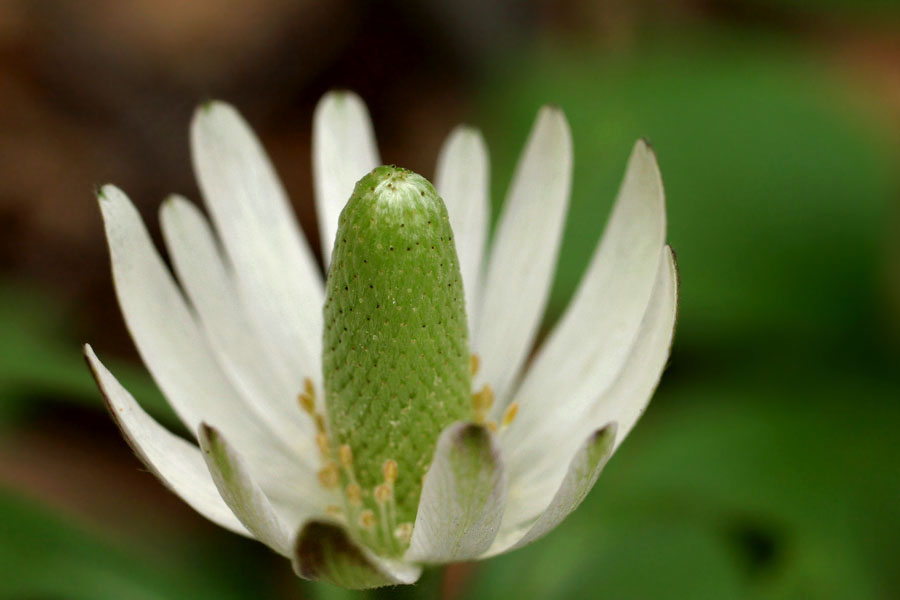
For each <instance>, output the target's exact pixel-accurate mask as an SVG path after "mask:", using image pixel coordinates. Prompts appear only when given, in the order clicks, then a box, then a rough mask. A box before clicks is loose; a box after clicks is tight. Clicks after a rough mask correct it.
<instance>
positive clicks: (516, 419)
mask: <svg viewBox="0 0 900 600" xmlns="http://www.w3.org/2000/svg"><path fill="white" fill-rule="evenodd" d="M191 145H192V151H193V160H194V167H195V170H196V173H197V177H198V179H199V183H200V187H201V190H202V193H203V196H204V197H205V199H206V206H207V208H208V210H209V213H210V216H211V218H212V221H213V224H214V226H215V227H214V228H213V227H211V225H210V223H209V222H208V221H207V219H206V218H205V216H204V215H203V214H202V213H201V212H200V210H199V209H198V208H197V207H196V206H195V205H194V204H192V203H190V202H189V201H187V200H185V199H184V198H181V197H178V196H172V197H170V198H168V199H167V200H166V201H165V202H164V203H163V205H162V208H161V212H160V220H161V223H162V231H163V236H164V240H165V243H166V247H167V249H168V252H169V256H170V258H171V261H172V264H173V267H174V271H175V274H176V275H177V277H178V280H179V281H180V283H181V287H180V288H179V286H178V284H176V282H175V280H174V278H173V276H172V274H171V273H170V272H169V270H168V269H167V267H166V266H165V264H164V263H163V261H162V259H161V258H160V256H159V254H158V253H157V251H156V250H155V249H154V246H153V244H152V242H151V240H150V237H149V236H148V234H147V231H146V230H145V228H144V226H143V225H142V223H141V220H140V217H139V215H138V213H137V211H136V210H135V208H134V207H133V206H132V204H131V203H130V201H129V200H128V199H127V197H126V196H125V195H124V194H123V193H122V192H121V191H119V190H118V189H116V188H115V187H112V186H105V187H103V188H102V190H101V191H100V193H99V200H100V207H101V211H102V214H103V221H104V225H105V229H106V235H107V239H108V242H109V248H110V253H111V256H112V270H113V278H114V281H115V287H116V293H117V295H118V299H119V303H120V304H121V307H122V311H123V313H124V316H125V321H126V324H127V326H128V329H129V331H130V332H131V335H132V337H133V338H134V341H135V344H136V345H137V348H138V350H139V352H140V354H141V357H142V358H143V360H144V362H145V363H146V365H147V367H148V369H149V370H150V372H151V374H152V375H153V377H154V379H155V380H156V382H157V384H158V385H159V387H160V389H161V390H162V392H163V393H164V394H165V396H166V397H167V399H168V400H169V402H170V403H171V405H172V407H173V408H174V409H175V411H176V412H177V413H178V416H179V417H180V418H181V420H182V421H183V422H184V424H185V425H186V426H187V428H188V429H189V430H190V431H191V432H195V434H196V436H197V441H198V442H199V448H198V447H197V446H196V445H195V444H193V443H190V442H187V441H185V440H183V439H182V438H180V437H177V436H175V435H173V434H171V433H170V432H168V431H167V430H166V429H165V428H163V427H162V426H160V425H159V424H158V423H156V422H155V421H154V420H153V419H152V418H151V417H150V416H148V415H147V414H146V413H145V412H144V411H143V410H142V409H141V408H140V406H139V405H138V404H137V402H136V401H135V400H134V399H133V397H132V396H131V395H130V394H129V393H128V392H127V391H126V390H125V389H124V388H123V387H122V386H121V385H120V384H119V383H118V381H117V380H116V379H115V378H114V377H113V375H112V374H111V373H110V372H109V371H108V370H107V369H106V368H105V367H104V366H103V365H102V364H101V362H100V361H99V359H98V358H97V356H96V355H95V354H94V352H93V350H92V349H91V348H90V346H85V354H86V356H87V359H88V362H89V365H90V367H91V369H92V371H93V373H94V376H95V378H96V379H97V382H98V385H99V387H100V389H101V391H102V393H103V395H104V397H105V399H106V401H107V403H108V406H109V409H110V411H111V413H112V415H113V417H114V418H115V420H116V421H117V423H118V425H119V427H120V428H121V430H122V432H123V434H124V436H125V437H126V439H127V440H128V441H129V443H130V444H131V446H132V448H133V449H134V450H135V452H136V453H137V454H138V456H139V457H140V458H141V460H143V462H144V463H145V464H146V465H147V467H148V468H149V469H150V470H151V471H152V472H153V473H155V474H156V476H157V477H159V478H160V479H161V480H162V481H163V483H165V484H166V485H167V486H168V487H169V488H170V489H171V490H172V491H174V492H175V493H176V494H178V495H179V496H180V497H181V498H182V499H184V500H185V501H186V502H187V503H188V504H189V505H191V506H192V507H193V508H194V509H196V510H197V511H198V512H199V513H201V514H202V515H204V516H205V517H207V518H208V519H210V520H212V521H214V522H215V523H217V524H219V525H221V526H222V527H225V528H227V529H230V530H231V531H234V532H236V533H239V534H242V535H246V536H252V537H254V538H256V539H258V540H259V541H261V542H263V543H264V544H266V545H267V546H269V547H270V548H272V549H273V550H274V551H276V552H278V553H280V554H282V555H284V556H286V557H289V558H290V559H291V560H292V561H293V564H294V568H295V570H296V572H297V574H298V575H300V576H301V577H304V578H307V579H319V580H325V581H329V582H332V583H334V584H337V585H341V586H344V587H349V588H367V587H376V586H382V585H391V584H403V583H412V582H414V581H416V579H417V578H418V577H419V574H420V573H421V569H422V565H427V564H436V563H446V562H452V561H462V560H472V559H478V558H485V557H489V556H493V555H496V554H500V553H502V552H506V551H509V550H512V549H514V548H519V547H521V546H523V545H525V544H527V543H529V542H531V541H534V540H535V539H537V538H539V537H541V536H542V535H544V534H545V533H547V532H548V531H550V530H551V529H553V528H554V527H555V526H556V525H558V524H559V523H560V522H561V521H562V520H563V519H564V518H565V517H566V516H567V515H568V513H570V512H571V511H572V510H574V509H575V508H576V507H577V506H578V505H579V504H580V503H581V501H582V500H583V499H584V497H585V496H586V495H587V493H588V491H589V490H590V489H591V487H592V486H593V484H594V482H595V481H596V480H597V477H598V476H599V474H600V471H601V470H602V469H603V467H604V465H605V464H606V462H607V461H608V460H609V458H610V456H611V455H612V453H613V452H614V451H615V449H616V448H617V447H618V446H619V444H621V442H622V440H623V439H624V438H625V436H626V435H627V434H628V432H629V431H630V430H631V428H632V427H633V426H634V424H635V422H636V421H637V419H638V418H639V416H640V415H641V413H642V412H643V410H644V408H645V407H646V405H647V403H648V402H649V399H650V397H651V395H652V393H653V391H654V389H655V387H656V384H657V383H658V380H659V378H660V375H661V373H662V371H663V369H664V367H665V364H666V361H667V359H668V355H669V349H670V345H671V341H672V336H673V330H674V323H675V311H676V297H677V289H676V288H677V285H676V273H675V263H674V259H673V255H672V252H671V250H670V249H669V247H668V246H666V244H665V229H666V224H665V207H664V200H663V188H662V183H661V180H660V176H659V172H658V169H657V165H656V161H655V158H654V155H653V152H652V150H651V149H650V148H649V146H648V145H647V144H646V143H644V142H643V141H639V142H638V143H637V144H636V146H635V148H634V151H633V152H632V155H631V158H630V159H629V162H628V167H627V172H626V175H625V180H624V183H623V185H622V187H621V190H620V192H619V195H618V199H617V201H616V204H615V207H614V209H613V212H612V215H611V217H610V218H609V221H608V223H607V225H606V230H605V233H604V235H603V238H602V240H601V241H600V243H599V244H598V246H597V248H596V250H595V252H594V255H593V258H592V260H591V262H590V265H589V266H588V269H587V271H586V273H585V275H584V277H583V279H582V281H581V284H580V286H579V288H578V290H577V292H576V294H575V296H574V299H573V300H572V302H571V304H570V306H569V307H568V308H567V310H566V311H565V313H564V314H563V316H562V318H561V320H560V321H559V323H558V324H557V325H556V326H555V327H554V329H553V330H552V331H551V333H550V334H549V336H548V337H547V339H546V341H545V342H544V343H543V344H542V345H541V346H540V348H538V349H537V351H536V352H535V353H534V356H533V358H532V359H531V360H529V356H530V355H531V353H532V346H533V345H534V343H535V339H536V337H537V332H538V327H539V324H540V322H541V318H542V315H543V312H544V309H545V305H546V303H547V298H548V294H549V288H550V283H551V280H552V278H553V273H554V268H555V264H556V260H557V254H558V250H559V246H560V240H561V237H562V230H563V224H564V221H565V216H566V212H567V208H568V196H569V187H570V180H571V170H572V142H571V138H570V133H569V129H568V125H567V123H566V120H565V117H564V116H563V114H562V112H561V111H560V110H559V109H557V108H553V107H545V108H543V109H542V110H541V111H540V113H539V114H538V117H537V121H536V123H535V125H534V129H533V130H532V132H531V135H530V137H529V139H528V141H527V144H526V148H525V151H524V153H523V155H522V157H521V159H520V162H519V165H518V167H517V169H516V172H515V175H514V177H513V181H512V185H511V187H510V191H509V194H508V196H507V198H506V202H505V204H504V207H503V211H502V213H501V215H500V217H499V221H498V225H497V229H496V233H495V235H494V239H493V243H492V244H490V247H488V244H487V239H488V223H489V210H490V209H489V199H488V157H487V151H486V149H485V145H484V142H483V140H482V138H481V136H480V134H479V133H478V132H477V131H476V130H474V129H472V128H469V127H460V128H458V129H456V130H455V131H454V132H453V133H452V134H451V135H450V137H449V139H448V140H447V142H446V144H445V145H444V147H443V149H442V151H441V154H440V157H439V160H438V166H437V174H436V186H435V187H432V186H431V184H430V183H428V182H427V181H426V180H425V179H423V178H421V177H420V176H418V175H416V174H414V173H411V172H409V171H406V170H403V169H399V168H395V167H378V165H379V164H380V162H381V161H380V159H379V156H378V151H377V149H376V146H375V141H374V136H373V133H372V126H371V123H370V120H369V117H368V113H367V111H366V108H365V106H364V104H363V103H362V101H361V100H360V99H359V98H358V97H357V96H355V95H353V94H351V93H348V92H332V93H330V94H328V95H326V96H325V97H324V98H323V100H322V101H321V102H320V104H319V106H318V107H317V109H316V112H315V121H314V130H313V167H314V175H315V195H316V206H317V211H318V219H319V231H320V233H321V238H322V255H323V260H324V263H325V265H326V268H327V267H328V266H329V265H330V270H329V275H328V278H327V281H325V282H323V277H322V274H321V272H320V270H319V269H318V267H317V264H316V261H315V259H314V257H313V253H312V251H311V250H310V248H309V246H308V245H307V242H306V240H305V239H304V237H303V234H302V233H301V231H300V229H299V228H298V226H297V223H296V221H295V220H294V216H293V215H292V213H291V211H290V208H289V203H288V201H287V199H286V196H285V193H284V191H283V189H282V187H281V185H280V183H279V181H278V178H277V176H276V174H275V172H274V169H273V168H272V166H271V164H270V163H269V161H268V160H267V158H266V156H265V154H264V151H263V149H262V148H261V146H260V144H259V142H258V141H257V139H256V138H255V137H254V136H253V134H252V132H251V131H250V129H249V127H248V126H247V125H246V123H245V122H244V121H243V120H242V119H241V118H240V116H239V115H238V114H237V112H236V111H235V110H234V109H233V108H231V107H230V106H228V105H226V104H223V103H220V102H212V103H208V104H206V105H204V106H201V107H200V108H199V109H198V110H197V112H196V115H195V117H194V121H193V124H192V128H191ZM376 167H378V168H376ZM367 173H368V174H367ZM360 177H362V180H360V181H359V183H357V184H356V187H354V184H355V183H356V182H357V180H359V179H360ZM438 192H439V194H440V197H438ZM441 197H442V198H443V202H442V200H441ZM348 198H350V201H349V202H348V201H347V199H348ZM445 203H446V208H445ZM345 205H346V207H345ZM342 211H343V212H342ZM454 238H455V240H454ZM483 265H484V268H482V267H483ZM460 288H462V290H461V289H460ZM323 307H324V310H323ZM354 309H356V310H355V312H354ZM323 332H324V335H323ZM469 348H471V355H470V350H469ZM323 365H324V368H323Z"/></svg>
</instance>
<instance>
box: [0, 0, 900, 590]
mask: <svg viewBox="0 0 900 600" xmlns="http://www.w3.org/2000/svg"><path fill="white" fill-rule="evenodd" d="M88 6H89V5H87V4H82V3H78V4H75V3H70V2H65V1H63V0H40V1H31V0H21V1H15V0H0V156H2V157H3V160H0V331H2V336H0V599H3V600H7V599H17V600H24V599H85V600H88V599H90V600H96V599H100V600H105V599H117V600H118V599H121V600H130V599H181V598H216V599H232V598H233V599H250V598H273V599H285V600H290V599H296V598H324V599H327V598H347V597H354V596H362V595H363V594H356V593H350V592H344V591H342V590H337V589H335V588H331V587H328V586H324V585H315V584H310V583H306V582H302V581H299V580H297V579H296V578H295V577H294V576H293V574H292V572H291V569H290V566H289V565H288V564H287V563H286V562H285V561H283V560H282V559H280V558H278V557H276V556H275V555H273V554H272V553H270V552H268V551H267V550H266V549H265V548H264V547H262V546H261V545H259V544H255V543H253V542H250V541H247V540H244V539H242V538H238V537H237V536H233V535H230V534H228V533H226V532H224V531H220V530H218V529H217V528H216V527H214V526H213V525H211V524H209V523H206V522H205V521H204V520H203V519H202V518H201V517H199V516H197V515H195V514H194V513H193V512H191V510H190V509H189V508H187V507H186V506H185V505H183V504H182V503H181V502H180V501H179V500H178V499H177V498H175V497H174V496H172V495H171V494H169V493H168V492H167V491H166V490H165V489H164V488H163V487H162V486H161V485H160V484H159V483H157V482H156V480H155V479H154V478H153V477H152V476H151V475H150V474H148V473H146V472H145V470H144V469H143V468H142V467H141V465H140V463H139V462H138V461H137V459H136V458H134V456H133V455H132V453H131V451H130V450H129V449H128V446H127V445H126V443H125V442H124V441H123V440H122V439H121V437H120V436H119V434H118V432H117V431H116V429H115V427H114V425H113V424H112V423H111V421H110V420H109V419H108V417H107V415H106V414H105V411H104V409H103V405H102V402H101V400H100V396H99V394H98V393H97V392H96V390H95V388H94V384H93V382H92V380H91V378H90V376H89V375H88V372H87V370H86V369H85V367H84V365H83V363H82V360H81V356H80V344H81V343H82V342H84V341H90V342H91V343H92V344H93V345H94V347H95V348H97V350H98V352H100V353H101V354H102V355H103V356H104V357H110V359H111V360H110V362H111V365H112V367H113V368H114V370H115V371H116V373H117V374H119V375H120V376H121V379H122V381H123V383H125V385H126V386H127V387H128V388H129V389H130V390H131V391H132V392H133V393H134V394H135V396H136V397H138V398H139V399H140V400H141V401H142V402H143V404H144V405H145V406H146V407H147V409H148V410H149V411H150V412H151V413H152V414H153V415H154V416H156V417H157V418H159V419H160V420H161V421H162V422H164V423H165V424H167V425H169V426H170V427H172V428H173V429H174V430H176V431H179V432H182V433H183V430H182V429H180V427H179V425H178V424H177V422H176V420H175V419H174V417H173V415H172V413H171V411H170V410H169V409H168V408H167V406H166V404H165V402H164V401H163V399H162V398H161V397H160V395H159V393H158V392H157V391H156V389H155V387H154V385H153V383H152V381H151V380H150V379H149V377H148V376H147V374H146V372H145V371H144V369H143V368H142V367H141V365H140V363H139V361H138V360H137V358H136V353H135V351H134V350H133V348H132V346H131V344H130V342H129V340H128V338H127V334H126V332H125V328H124V325H123V323H122V320H121V317H120V316H119V313H118V309H117V307H116V305H115V299H114V294H113V291H112V286H111V282H110V276H109V268H108V258H107V255H106V248H105V242H104V240H103V235H102V232H101V227H100V219H99V214H98V211H97V209H96V206H95V203H94V199H93V194H92V189H93V187H94V186H95V185H97V184H100V183H104V182H107V181H112V182H115V183H117V184H118V185H120V186H121V187H122V188H124V189H125V190H127V191H128V192H129V194H130V195H131V196H132V198H134V199H135V201H136V202H137V203H138V205H139V208H140V210H141V211H142V213H143V215H144V217H145V219H146V220H147V222H148V224H149V226H150V228H151V230H152V231H153V234H154V236H156V239H157V240H159V236H158V228H157V218H156V210H157V207H158V204H159V202H160V200H161V199H162V198H163V196H164V195H165V194H167V193H169V192H181V193H185V194H186V195H188V196H189V197H192V198H197V197H198V193H197V188H196V184H195V183H194V181H193V178H192V174H191V171H190V161H189V155H188V140H187V128H188V123H189V119H190V114H191V112H192V110H193V107H194V105H195V104H197V103H198V102H199V101H201V100H203V99H205V98H208V97H220V98H224V99H226V100H229V101H231V102H233V103H234V104H236V105H237V106H238V107H239V109H240V110H241V111H242V112H243V113H244V114H245V115H246V116H247V118H248V119H249V120H250V122H251V123H252V124H253V126H254V128H255V129H256V130H257V131H258V133H259V134H260V136H261V137H262V139H263V141H264V143H265V145H266V147H267V148H268V149H269V151H270V153H271V155H272V158H273V160H274V162H275V164H276V166H277V167H278V170H279V172H280V174H281V175H282V177H283V179H284V182H285V185H286V187H287V189H288V191H289V193H290V194H291V197H292V201H293V203H294V205H295V208H296V210H297V212H298V214H299V215H300V219H301V222H302V224H303V226H304V228H305V230H306V232H307V234H308V235H309V236H310V237H311V238H313V240H314V241H313V243H314V247H318V245H317V243H316V241H317V237H316V236H317V232H316V226H315V217H314V213H313V205H312V191H311V190H312V188H311V178H310V177H311V176H310V156H309V147H310V140H309V137H310V127H311V117H312V110H313V107H314V106H315V102H316V101H317V100H318V98H319V97H320V96H321V94H322V93H324V92H325V91H326V90H328V89H331V88H334V87H346V88H351V89H354V90H356V91H358V92H359V93H360V94H361V95H362V96H363V97H364V98H365V100H366V101H367V102H368V103H369V106H370V109H371V112H372V115H373V118H374V121H375V128H376V131H377V133H378V136H379V142H380V145H381V150H382V157H383V159H384V160H385V161H386V162H390V163H397V164H401V165H404V166H408V167H410V168H412V169H414V170H417V171H419V172H422V173H423V174H425V175H426V176H431V175H432V174H433V169H434V160H435V157H436V155H437V151H438V149H439V147H440V144H441V141H442V139H443V138H444V136H445V135H446V134H447V133H448V132H449V131H450V129H451V128H452V127H453V126H454V124H456V123H457V122H460V121H466V122H470V123H472V124H474V125H476V126H478V127H481V128H482V129H483V131H484V133H485V136H486V139H487V142H488V145H489V148H490V151H491V160H492V166H493V172H492V188H493V198H494V202H495V209H496V207H497V206H498V205H499V203H500V202H501V201H502V198H503V195H504V193H505V189H506V186H507V182H508V179H509V175H510V173H511V171H512V168H513V165H514V162H515V160H516V157H517V154H518V152H519V151H520V149H521V147H522V144H523V142H524V140H525V137H526V136H527V134H528V130H529V127H530V124H531V122H532V120H533V119H534V116H535V114H536V111H537V109H538V108H539V107H540V105H541V104H544V103H547V102H553V103H556V104H558V105H560V106H562V108H563V109H564V111H565V112H566V114H567V116H568V118H569V120H570V123H571V125H572V130H573V136H574V143H575V179H574V185H573V194H572V210H571V213H570V215H569V219H568V223H567V231H566V238H565V242H564V244H563V250H562V255H561V258H560V265H559V271H558V275H557V278H556V281H555V284H554V291H553V296H552V301H551V306H550V309H549V311H548V316H547V321H546V325H547V326H548V327H549V326H550V325H552V323H553V320H554V319H555V318H556V317H557V316H558V314H559V313H560V311H561V310H562V309H563V308H564V306H565V303H566V301H567V299H568V298H569V296H570V295H571V293H572V291H573V289H574V286H575V285H576V284H577V282H578V279H579V277H580V275H581V273H582V272H583V270H584V268H585V266H586V263H587V260H588V257H589V256H590V253H591V251H592V249H593V247H594V244H595V243H596V241H597V239H598V237H599V235H600V233H601V232H602V230H603V226H604V222H605V219H606V216H607V213H608V210H609V208H610V205H611V201H612V198H613V196H614V194H615V191H616V189H617V186H618V184H619V182H620V179H621V176H622V173H623V169H624V165H625V160H626V158H627V156H628V153H629V151H630V149H631V145H632V144H633V142H634V140H635V139H637V138H638V137H647V138H649V140H650V141H651V142H652V143H653V145H654V147H655V149H656V151H657V154H658V157H659V162H660V166H661V169H662V173H663V179H664V182H665V185H666V190H667V198H668V210H669V240H670V242H671V244H672V245H673V246H674V248H675V249H676V251H677V253H678V258H679V265H680V271H681V281H682V288H681V289H682V296H681V297H682V303H681V312H680V321H679V326H678V331H677V336H676V343H675V347H674V352H673V356H672V360H671V364H670V367H669V370H668V372H667V374H666V375H665V377H664V379H663V383H662V385H661V387H660V389H659V391H658V393H657V395H656V398H655V400H654V401H653V403H652V404H651V407H650V409H649V410H648V412H647V414H646V416H645V417H644V418H643V420H642V422H641V425H640V426H639V427H637V428H636V429H635V431H634V433H633V434H632V435H631V437H630V438H629V441H628V442H627V443H626V444H625V445H623V446H622V449H621V450H620V451H619V452H618V453H617V455H616V457H615V458H614V459H613V461H612V462H611V463H610V465H609V467H608V468H607V470H606V472H605V473H604V476H603V477H602V478H601V479H600V481H599V483H598V484H597V486H596V488H595V489H594V491H593V493H592V494H591V495H590V496H589V498H588V500H587V501H586V502H585V504H584V505H583V506H582V507H581V508H580V509H579V510H578V511H577V512H576V513H575V514H574V515H573V516H572V517H570V518H569V519H568V521H566V522H565V523H564V525H563V526H561V527H560V528H559V529H557V530H556V531H555V532H553V533H552V534H551V535H549V536H548V537H547V538H546V539H545V540H543V541H542V542H540V543H537V544H534V545H532V546H530V547H528V548H526V549H524V550H521V551H518V552H515V553H513V554H510V555H506V556H502V557H500V558H496V559H493V560H490V561H487V562H483V563H478V564H474V565H455V566H452V567H450V568H449V569H447V570H445V571H444V572H434V573H430V574H428V575H427V576H426V578H425V579H424V580H423V581H422V582H421V583H420V584H419V585H417V586H415V587H412V588H404V589H394V590H388V591H381V592H373V593H370V595H372V596H376V597H394V596H397V597H401V598H407V597H417V598H431V597H439V598H477V599H481V598H502V597H514V598H546V599H551V598H594V597H596V598H605V599H606V598H615V599H620V598H624V599H630V598H636V599H637V598H690V599H694V598H716V599H721V598H828V599H830V598H835V599H838V598H840V599H844V598H846V599H866V598H885V599H888V598H897V597H900V568H898V558H897V557H898V556H900V541H898V540H900V510H898V506H900V469H898V465H900V449H898V448H900V447H898V444H897V433H896V432H897V431H898V426H900V404H898V400H900V241H898V240H900V4H898V3H896V2H893V1H890V0H866V1H864V2H860V1H856V2H851V1H850V0H829V1H828V2H803V1H801V0H678V1H673V2H665V1H663V0H656V1H651V0H643V1H638V2H628V1H626V0H616V1H613V2H589V1H587V0H561V1H550V0H546V1H531V2H516V1H513V0H505V1H499V2H496V3H485V2H476V1H474V0H456V1H450V0H431V1H425V2H412V1H411V0H394V1H392V2H363V1H362V0H358V1H355V2H354V1H350V0H346V1H341V0H338V1H335V2H330V3H327V4H324V3H319V2H315V1H312V0H306V1H301V2H296V1H288V0H259V1H257V2H254V3H221V2H215V1H213V0H198V1H196V2H191V3H186V2H176V1H175V0H156V1H150V0H135V1H133V2H128V3H122V2H118V1H117V0H99V1H98V2H95V3H92V4H90V8H89V9H88Z"/></svg>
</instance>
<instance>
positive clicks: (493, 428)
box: [485, 421, 497, 433]
mask: <svg viewBox="0 0 900 600" xmlns="http://www.w3.org/2000/svg"><path fill="white" fill-rule="evenodd" d="M485 425H486V426H487V428H488V429H490V430H491V431H492V432H494V433H497V422H496V421H488V422H487V423H485Z"/></svg>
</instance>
